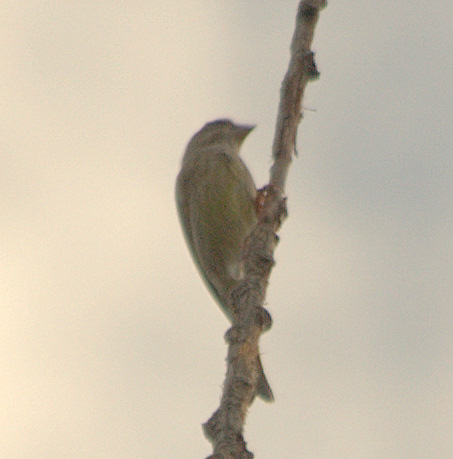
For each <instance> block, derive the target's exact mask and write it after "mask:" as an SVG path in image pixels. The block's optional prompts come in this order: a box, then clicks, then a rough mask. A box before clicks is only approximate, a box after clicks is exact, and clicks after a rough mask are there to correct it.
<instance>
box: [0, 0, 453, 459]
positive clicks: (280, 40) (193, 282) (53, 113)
mask: <svg viewBox="0 0 453 459" xmlns="http://www.w3.org/2000/svg"><path fill="white" fill-rule="evenodd" d="M368 4H369V6H368V7H366V6H365V5H363V4H362V5H361V6H360V7H358V6H357V4H356V3H355V2H335V1H331V2H330V4H329V6H328V7H327V8H326V9H325V10H324V11H323V12H322V13H321V18H320V21H319V23H318V27H317V30H316V37H315V42H314V45H313V50H314V51H316V52H317V54H316V60H317V64H318V68H319V70H320V72H321V79H320V80H319V81H317V82H314V83H310V84H309V86H308V87H307V90H306V97H305V100H304V106H305V108H306V109H307V110H306V111H305V113H304V120H303V122H302V124H301V126H300V129H299V135H298V151H299V157H298V158H297V159H295V160H294V162H293V163H292V166H291V169H290V175H289V181H288V188H287V193H288V207H289V218H288V220H287V221H286V222H285V224H284V225H283V228H282V230H281V232H280V237H281V242H280V244H279V247H278V249H277V252H276V260H277V265H276V267H275V269H274V271H273V273H272V277H271V282H270V286H269V290H268V298H267V300H268V301H267V303H268V304H267V306H268V308H269V310H270V312H271V313H272V316H273V319H274V325H273V328H272V330H271V331H270V332H269V333H267V334H265V335H264V336H263V338H262V341H261V342H262V344H261V349H262V354H263V361H264V366H265V369H266V373H267V375H268V378H269V380H270V381H271V384H272V387H273V390H274V393H275V396H276V401H275V403H273V404H270V405H269V404H265V403H263V402H261V401H260V400H256V401H255V403H254V404H253V406H252V407H251V409H250V412H249V416H248V419H247V425H246V433H245V436H246V440H247V442H248V446H249V449H251V450H252V451H253V452H254V453H255V455H256V457H257V458H260V459H270V458H276V457H282V451H284V452H285V454H284V457H292V458H307V459H320V458H326V459H331V458H335V459H338V458H345V459H346V458H347V459H351V458H357V459H368V458H373V459H374V458H376V459H378V458H415V457H416V458H430V459H432V458H451V457H453V435H452V429H453V389H452V388H453V333H452V327H453V308H452V296H453V288H452V285H453V282H452V281H453V264H452V257H453V218H452V213H453V197H452V196H453V159H452V152H451V145H452V140H453V129H452V115H453V105H452V100H453V91H452V88H453V85H452V81H451V75H452V73H453V59H452V52H451V43H452V41H453V29H452V28H451V23H452V20H453V6H452V4H451V2H447V1H446V0H444V1H442V0H437V1H435V2H434V3H433V2H431V4H430V5H429V6H430V7H429V8H427V7H426V4H425V3H424V2H422V1H420V0H416V1H414V2H411V3H410V4H406V3H404V2H403V3H401V4H397V3H395V2H393V1H383V2H379V3H371V2H368ZM296 8H297V1H295V0H291V1H289V0H283V1H280V2H274V1H270V0H260V1H258V0H248V1H247V2H240V1H226V0H225V1H224V0H218V1H216V2H212V1H208V0H204V1H202V0H196V1H195V0H194V1H192V2H174V1H167V0H165V1H164V0H152V1H148V2H145V1H139V0H129V1H128V2H121V1H112V0H110V1H105V0H104V1H100V0H99V1H96V0H95V1H90V2H86V1H82V2H76V1H61V0H60V1H57V0H47V1H38V0H24V1H21V2H17V1H12V0H3V1H2V2H1V4H0V24H1V30H2V40H1V41H0V58H1V62H2V65H1V66H0V117H1V122H0V129H1V135H0V189H1V193H0V254H1V255H0V302H1V307H0V314H1V316H0V317H1V319H0V371H1V381H2V382H1V392H0V427H1V431H2V435H1V438H0V456H1V457H4V458H6V457H7V458H13V459H16V458H20V459H22V458H24V459H25V458H27V459H28V458H68V459H73V458H74V459H75V458H115V459H117V458H151V457H159V458H182V457H184V458H202V457H206V456H208V455H209V454H210V452H211V447H210V444H209V443H208V442H207V441H206V440H205V438H204V437H203V434H202V431H201V424H202V423H203V422H205V421H206V420H207V419H208V418H209V416H210V415H211V413H212V412H213V411H214V410H215V408H216V407H217V405H218V401H219V397H220V393H221V386H222V383H223V377H224V371H225V362H224V359H225V356H226V346H225V343H224V340H223V334H224V332H225V331H226V330H227V328H228V322H227V320H226V319H225V317H224V316H223V314H222V313H221V312H220V310H219V309H218V308H217V306H216V305H215V304H214V302H213V300H212V298H211V297H210V296H209V293H208V292H207V290H206V288H205V287H204V285H203V283H202V282H201V280H200V278H199V276H198V274H197V272H196V269H195V267H194V265H193V263H192V261H191V259H190V257H189V253H188V250H187V248H186V246H185V243H184V240H183V237H182V233H181V231H180V228H179V223H178V221H177V216H176V210H175V204H174V196H173V191H174V181H175V177H176V174H177V172H178V169H179V164H180V160H181V157H182V154H183V151H184V148H185V145H186V143H187V141H188V140H189V138H190V137H191V135H192V134H193V133H194V132H195V131H197V130H198V129H199V128H200V127H201V126H202V125H203V124H204V123H205V122H206V121H209V120H212V119H216V118H219V117H230V118H232V119H233V120H235V121H237V122H243V123H255V124H257V125H258V127H257V128H256V129H255V131H253V133H252V134H251V135H250V136H249V137H248V138H247V141H246V142H245V144H244V146H243V149H242V157H243V158H244V160H245V162H246V163H247V165H248V166H249V168H250V169H251V171H252V173H253V175H254V177H255V179H256V183H257V185H258V186H263V185H264V184H265V183H266V181H267V179H268V174H269V167H270V165H271V160H270V154H271V145H272V139H273V134H274V127H275V119H276V112H277V105H278V98H279V90H280V84H281V81H282V78H283V75H284V73H285V71H286V68H287V64H288V59H289V44H290V40H291V37H292V33H293V29H294V20H295V13H296Z"/></svg>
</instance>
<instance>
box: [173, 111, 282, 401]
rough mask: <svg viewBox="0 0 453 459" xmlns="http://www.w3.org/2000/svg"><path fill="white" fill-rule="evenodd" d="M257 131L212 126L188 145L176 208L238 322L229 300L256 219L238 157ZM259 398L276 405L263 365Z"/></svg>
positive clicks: (212, 285) (209, 280)
mask: <svg viewBox="0 0 453 459" xmlns="http://www.w3.org/2000/svg"><path fill="white" fill-rule="evenodd" d="M254 127H255V126H250V125H243V124H234V123H233V122H231V121H230V120H224V119H222V120H216V121H212V122H210V123H207V124H206V125H205V126H204V127H203V128H202V129H201V130H200V131H198V132H197V133H196V134H195V135H194V136H193V137H192V139H191V140H190V141H189V144H188V145H187V148H186V152H185V154H184V157H183V160H182V167H181V171H180V173H179V175H178V178H177V181H176V203H177V207H178V213H179V219H180V222H181V226H182V229H183V232H184V236H185V238H186V242H187V245H188V246H189V249H190V251H191V253H192V257H193V259H194V261H195V264H196V265H197V267H198V270H199V272H200V274H201V276H202V277H203V279H204V281H205V282H206V284H207V286H208V288H209V290H210V291H211V293H212V294H213V296H214V297H215V299H216V300H217V302H218V303H219V305H220V307H221V308H222V310H223V311H224V313H225V314H226V315H227V317H228V318H229V319H230V321H233V314H232V312H231V311H230V310H229V308H228V305H227V304H228V303H227V299H228V295H229V293H230V292H231V290H232V289H233V288H234V287H235V286H236V285H237V283H238V282H239V281H240V280H241V279H243V276H244V273H243V255H242V250H243V247H244V242H245V240H246V238H247V237H248V236H249V234H250V233H251V231H252V230H253V228H254V227H255V225H256V223H257V222H258V218H257V205H256V198H257V190H256V187H255V184H254V182H253V179H252V176H251V175H250V172H249V171H248V169H247V167H246V166H245V164H244V163H243V162H242V160H241V158H240V157H239V148H240V146H241V144H242V142H243V141H244V139H245V138H246V137H247V135H248V134H249V133H250V131H251V130H252V129H253V128H254ZM258 366H259V371H260V376H259V378H258V383H257V395H259V396H260V397H261V398H263V399H264V400H273V394H272V390H271V388H270V386H269V383H268V382H267V379H266V377H265V375H264V372H263V369H262V366H261V360H260V359H259V361H258Z"/></svg>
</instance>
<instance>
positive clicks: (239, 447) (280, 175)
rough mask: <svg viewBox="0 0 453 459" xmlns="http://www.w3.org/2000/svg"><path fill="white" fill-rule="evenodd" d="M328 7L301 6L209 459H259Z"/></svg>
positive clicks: (310, 1)
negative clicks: (270, 335) (254, 420)
mask: <svg viewBox="0 0 453 459" xmlns="http://www.w3.org/2000/svg"><path fill="white" fill-rule="evenodd" d="M325 5H326V1H325V0H302V1H301V2H300V3H299V8H298V13H297V18H296V29H295V32H294V36H293V40H292V44H291V59H290V63H289V66H288V71H287V73H286V75H285V78H284V80H283V84H282V88H281V95H280V106H279V111H278V116H277V125H276V132H275V139H274V144H273V158H274V163H273V165H272V168H271V174H270V182H269V185H267V186H266V187H264V188H263V189H262V190H260V200H261V205H260V209H259V223H258V224H257V226H256V227H255V229H254V231H253V232H252V234H251V235H250V237H249V239H248V241H247V244H246V248H245V253H244V256H245V279H244V281H243V282H242V283H241V284H240V285H239V286H238V287H237V288H235V289H234V290H233V292H232V294H231V296H230V298H229V301H230V305H231V308H232V309H231V310H233V311H236V312H237V313H236V314H235V319H234V322H233V326H232V327H231V328H230V329H229V330H228V332H227V334H226V340H227V342H228V356H227V372H226V377H225V383H224V388H223V395H222V399H221V403H220V407H219V408H218V409H217V410H216V411H215V413H214V414H213V415H212V416H211V418H210V419H209V421H207V422H206V423H205V424H204V425H203V428H204V432H205V435H206V437H207V438H208V439H209V440H210V441H211V442H212V444H213V450H214V453H213V454H212V455H211V456H209V458H208V459H227V458H228V459H230V458H234V459H238V458H239V459H246V458H247V459H248V458H253V454H252V453H251V452H250V451H248V450H247V448H246V443H245V441H244V438H243V430H244V423H245V418H246V414H247V409H248V407H249V406H250V404H251V403H252V401H253V399H254V397H255V394H256V384H257V379H258V373H259V371H258V370H259V369H258V366H257V362H258V355H259V347H258V344H259V338H260V335H261V333H262V332H264V331H266V330H268V329H269V328H270V326H271V317H270V314H269V313H268V312H267V311H266V310H265V309H264V308H263V306H262V305H263V304H264V298H265V295H266V289H267V284H268V279H269V275H270V272H271V269H272V266H273V265H274V258H273V253H274V250H275V246H276V243H277V240H278V239H277V236H276V232H277V230H278V229H279V227H280V224H281V222H282V220H283V219H284V217H285V216H286V205H285V200H286V198H284V190H285V183H286V177H287V174H288V169H289V165H290V163H291V159H292V157H293V154H294V153H295V142H296V134H297V128H298V125H299V122H300V120H301V103H302V98H303V94H304V89H305V86H306V85H307V83H308V81H309V80H310V79H313V78H314V77H316V76H318V72H317V70H316V65H315V62H314V55H313V53H312V52H311V49H310V48H311V43H312V40H313V34H314V30H315V26H316V23H317V21H318V17H319V10H320V9H321V8H323V7H324V6H325Z"/></svg>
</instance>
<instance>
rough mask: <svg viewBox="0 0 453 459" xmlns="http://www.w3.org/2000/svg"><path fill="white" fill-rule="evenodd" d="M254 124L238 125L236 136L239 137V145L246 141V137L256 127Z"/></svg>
mask: <svg viewBox="0 0 453 459" xmlns="http://www.w3.org/2000/svg"><path fill="white" fill-rule="evenodd" d="M255 127H256V126H255V125H254V124H239V125H237V133H236V138H237V139H238V142H239V145H241V143H242V142H243V141H244V139H245V138H246V137H247V136H248V135H249V134H250V132H251V131H253V129H255Z"/></svg>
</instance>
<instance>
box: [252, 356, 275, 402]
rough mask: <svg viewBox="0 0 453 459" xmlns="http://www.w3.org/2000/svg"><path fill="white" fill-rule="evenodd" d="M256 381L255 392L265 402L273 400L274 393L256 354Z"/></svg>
mask: <svg viewBox="0 0 453 459" xmlns="http://www.w3.org/2000/svg"><path fill="white" fill-rule="evenodd" d="M258 373H259V374H258V382H257V384H256V394H257V395H258V397H260V398H262V399H263V400H265V401H266V402H272V401H274V394H273V393H272V389H271V386H270V385H269V383H268V381H267V378H266V375H265V374H264V370H263V365H262V364H261V358H260V357H259V356H258Z"/></svg>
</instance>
